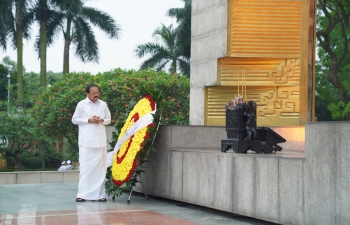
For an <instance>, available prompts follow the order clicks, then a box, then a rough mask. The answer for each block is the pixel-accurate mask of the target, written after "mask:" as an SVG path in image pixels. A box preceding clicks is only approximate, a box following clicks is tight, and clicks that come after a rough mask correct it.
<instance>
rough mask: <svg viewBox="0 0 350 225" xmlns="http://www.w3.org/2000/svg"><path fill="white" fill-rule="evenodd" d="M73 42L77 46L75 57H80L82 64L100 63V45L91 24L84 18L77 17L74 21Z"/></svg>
mask: <svg viewBox="0 0 350 225" xmlns="http://www.w3.org/2000/svg"><path fill="white" fill-rule="evenodd" d="M72 42H73V43H74V44H75V45H76V48H75V55H76V56H77V57H79V58H80V60H81V61H82V62H87V61H94V62H98V60H99V53H98V45H97V42H96V38H95V35H94V32H93V30H92V28H91V26H90V25H89V23H88V22H87V21H85V20H84V18H82V17H77V18H75V20H74V31H73V38H72Z"/></svg>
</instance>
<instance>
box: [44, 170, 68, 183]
mask: <svg viewBox="0 0 350 225" xmlns="http://www.w3.org/2000/svg"><path fill="white" fill-rule="evenodd" d="M65 173H70V172H68V171H67V172H58V171H52V172H51V171H42V172H40V183H63V182H64V179H63V177H64V174H65Z"/></svg>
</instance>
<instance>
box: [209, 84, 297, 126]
mask: <svg viewBox="0 0 350 225" xmlns="http://www.w3.org/2000/svg"><path fill="white" fill-rule="evenodd" d="M207 93H208V100H207V103H208V105H207V115H206V118H207V125H220V126H224V125H225V109H224V106H225V104H226V103H228V102H230V101H232V99H233V98H234V96H235V95H236V94H237V87H235V86H232V87H224V86H221V87H220V86H217V87H208V89H207ZM246 101H255V102H256V103H257V114H256V115H257V125H258V126H280V125H284V126H287V125H300V124H299V87H296V86H291V87H288V86H286V87H277V86H275V87H247V98H246Z"/></svg>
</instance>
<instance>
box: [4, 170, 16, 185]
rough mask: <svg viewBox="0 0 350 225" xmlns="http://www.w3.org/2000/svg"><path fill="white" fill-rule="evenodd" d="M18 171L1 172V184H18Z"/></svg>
mask: <svg viewBox="0 0 350 225" xmlns="http://www.w3.org/2000/svg"><path fill="white" fill-rule="evenodd" d="M16 182H17V174H16V173H0V184H16Z"/></svg>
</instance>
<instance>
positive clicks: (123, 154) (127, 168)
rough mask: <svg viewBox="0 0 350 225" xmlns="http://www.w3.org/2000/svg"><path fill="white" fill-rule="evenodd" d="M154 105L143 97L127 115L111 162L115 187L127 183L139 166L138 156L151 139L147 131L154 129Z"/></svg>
mask: <svg viewBox="0 0 350 225" xmlns="http://www.w3.org/2000/svg"><path fill="white" fill-rule="evenodd" d="M155 112H156V103H155V102H154V101H153V99H152V96H150V95H146V96H144V97H143V98H142V99H141V100H140V101H139V102H138V103H137V104H136V105H135V106H134V109H133V110H132V111H131V112H130V113H129V116H128V118H127V119H126V122H125V124H124V126H123V127H122V129H121V132H120V134H119V137H118V142H117V144H116V147H115V150H114V152H113V153H114V154H113V155H114V156H113V161H112V168H111V171H112V180H113V183H114V184H115V185H117V186H121V185H123V184H124V183H126V182H128V181H129V180H130V179H131V177H132V176H133V175H134V173H135V170H136V169H137V168H138V167H139V165H140V159H138V157H137V156H138V154H139V153H140V152H142V151H143V150H144V147H145V145H146V144H147V142H148V140H149V139H150V138H151V135H150V133H149V130H150V129H151V128H152V127H154V125H153V114H155Z"/></svg>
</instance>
